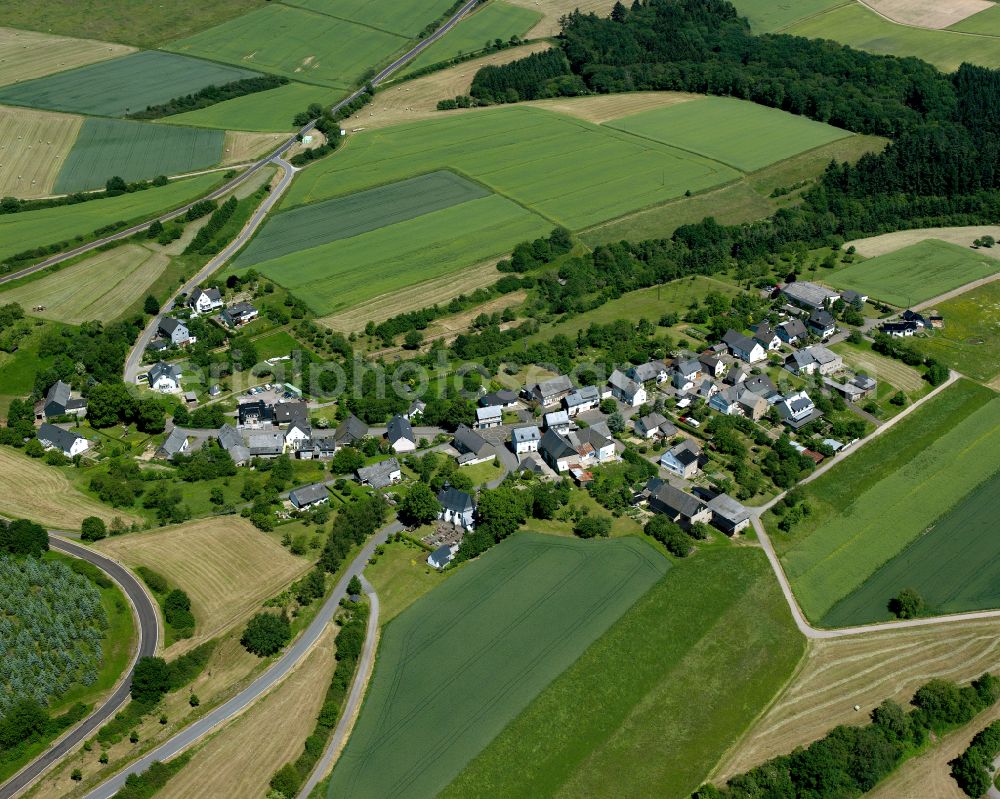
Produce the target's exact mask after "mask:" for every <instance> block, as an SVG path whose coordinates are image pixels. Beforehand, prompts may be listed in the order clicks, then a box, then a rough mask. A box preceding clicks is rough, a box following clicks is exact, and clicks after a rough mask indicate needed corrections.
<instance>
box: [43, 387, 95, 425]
mask: <svg viewBox="0 0 1000 799" xmlns="http://www.w3.org/2000/svg"><path fill="white" fill-rule="evenodd" d="M67 415H72V416H81V417H82V416H86V415H87V400H85V399H82V398H81V397H74V396H73V390H72V389H71V388H70V385H69V383H64V382H63V381H62V380H57V381H56V382H55V383H53V384H52V385H51V386H49V390H48V391H47V392H46V393H45V399H43V400H41V401H40V402H39V404H38V406H37V408H36V410H35V416H36V417H37V418H41V417H42V416H44V417H45V418H46V419H48V418H50V417H52V416H67Z"/></svg>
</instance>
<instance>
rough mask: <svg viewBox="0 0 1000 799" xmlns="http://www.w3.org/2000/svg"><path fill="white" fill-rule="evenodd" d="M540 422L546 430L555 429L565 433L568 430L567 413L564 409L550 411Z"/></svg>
mask: <svg viewBox="0 0 1000 799" xmlns="http://www.w3.org/2000/svg"><path fill="white" fill-rule="evenodd" d="M542 424H543V426H544V427H545V429H546V430H550V429H551V430H555V431H556V432H557V433H561V434H563V435H565V434H566V433H568V432H569V413H567V412H566V411H552V412H551V413H547V414H545V416H543V417H542Z"/></svg>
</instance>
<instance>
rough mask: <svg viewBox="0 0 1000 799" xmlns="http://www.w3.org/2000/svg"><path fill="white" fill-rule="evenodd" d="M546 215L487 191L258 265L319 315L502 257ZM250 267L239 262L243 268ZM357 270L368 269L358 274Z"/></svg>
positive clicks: (540, 229)
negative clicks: (487, 194) (361, 277)
mask: <svg viewBox="0 0 1000 799" xmlns="http://www.w3.org/2000/svg"><path fill="white" fill-rule="evenodd" d="M550 228H551V225H550V224H549V223H547V222H546V221H545V220H544V219H542V218H541V217H539V216H537V215H536V214H533V213H531V212H530V211H527V210H525V209H524V208H522V207H521V206H519V205H517V204H516V203H513V202H511V201H510V200H507V199H505V198H503V197H498V196H496V195H490V196H489V197H483V198H481V199H478V200H470V201H468V202H465V203H461V204H459V205H453V206H451V207H450V208H445V209H443V210H440V211H434V212H432V213H429V214H424V215H423V216H419V217H416V218H414V219H409V220H407V221H404V222H398V223H396V224H394V225H388V226H386V227H383V228H379V229H378V230H373V231H370V232H368V233H363V234H361V235H357V236H353V237H351V238H347V239H341V240H340V241H334V242H331V243H330V244H324V245H321V246H319V247H313V248H312V249H308V250H298V251H297V252H294V253H292V254H290V255H285V256H282V257H280V258H276V259H274V260H270V261H264V262H262V263H257V264H255V265H254V267H253V268H254V269H256V270H257V271H258V272H260V273H261V274H264V275H267V276H268V277H270V278H271V279H273V280H275V281H276V282H278V283H280V284H281V285H282V286H284V287H285V288H287V289H289V290H290V291H293V292H295V294H296V295H298V296H300V297H302V299H303V300H304V301H305V302H306V303H307V304H308V305H309V307H310V308H312V309H313V311H315V312H316V313H317V314H330V313H333V312H334V311H338V310H342V309H347V308H350V307H352V306H353V305H355V304H357V303H360V302H364V301H365V300H368V299H371V298H373V297H376V296H378V295H381V294H385V293H387V292H390V291H393V292H394V291H396V290H398V289H402V288H405V287H407V286H411V285H414V284H417V283H420V282H422V281H425V280H429V279H432V278H436V277H442V276H444V275H447V274H451V273H454V272H457V271H458V270H460V269H461V268H462V267H464V266H467V265H469V264H470V263H477V262H479V261H484V260H486V259H487V258H490V257H499V256H500V255H502V254H504V253H506V252H507V251H509V250H510V249H511V248H512V247H513V246H514V245H515V244H517V243H518V242H519V241H524V240H526V239H533V238H536V237H537V236H540V235H542V234H543V233H546V232H548V231H549V230H550ZM246 268H249V267H240V269H241V270H245V269H246ZM358 275H364V276H365V279H364V280H359V279H358Z"/></svg>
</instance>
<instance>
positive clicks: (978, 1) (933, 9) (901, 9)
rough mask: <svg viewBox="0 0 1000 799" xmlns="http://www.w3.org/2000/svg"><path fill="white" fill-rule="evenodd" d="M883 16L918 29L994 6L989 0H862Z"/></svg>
mask: <svg viewBox="0 0 1000 799" xmlns="http://www.w3.org/2000/svg"><path fill="white" fill-rule="evenodd" d="M862 2H864V4H865V5H866V6H868V7H869V8H873V9H874V10H875V11H877V12H878V13H879V14H881V15H882V16H883V17H888V18H889V19H891V20H892V21H893V22H899V23H901V24H903V25H915V26H917V27H918V28H932V29H935V30H936V29H939V28H948V27H951V26H953V25H955V24H957V23H959V22H961V21H962V20H963V19H965V18H967V17H971V16H973V15H975V14H978V13H979V12H980V11H985V10H986V9H988V8H992V7H993V3H991V2H990V0H948V2H946V3H942V2H940V0H862Z"/></svg>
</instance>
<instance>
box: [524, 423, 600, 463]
mask: <svg viewBox="0 0 1000 799" xmlns="http://www.w3.org/2000/svg"><path fill="white" fill-rule="evenodd" d="M539 452H541V453H542V457H543V458H544V459H545V462H546V463H548V465H549V466H551V467H552V468H553V469H554V470H555V471H557V472H565V471H569V469H570V467H571V466H582V467H587V466H593V465H595V464H601V463H609V462H610V461H613V460H615V459H616V458H617V453H616V452H615V442H614V441H613V440H611V439H610V438H608V437H607V436H605V435H604V434H602V433H601V432H600V431H599V430H597V429H596V428H595V427H586V428H584V429H583V430H575V431H574V432H572V433H568V434H566V435H561V434H560V433H558V432H556V431H555V430H553V429H551V428H550V429H548V430H546V431H545V435H543V436H542V440H541V442H540V444H539Z"/></svg>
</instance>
